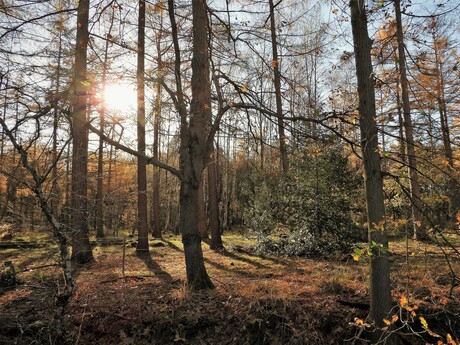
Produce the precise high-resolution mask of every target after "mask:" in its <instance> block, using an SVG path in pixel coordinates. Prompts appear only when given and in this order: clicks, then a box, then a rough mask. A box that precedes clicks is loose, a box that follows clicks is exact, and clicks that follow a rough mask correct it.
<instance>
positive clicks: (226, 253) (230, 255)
mask: <svg viewBox="0 0 460 345" xmlns="http://www.w3.org/2000/svg"><path fill="white" fill-rule="evenodd" d="M217 253H219V254H221V255H223V256H226V257H228V258H231V259H233V260H238V261H242V262H245V263H247V264H250V265H253V266H254V267H256V268H260V269H270V268H271V267H269V266H266V265H264V264H261V263H260V262H257V261H254V260H251V259H248V258H245V257H244V256H241V255H237V254H235V253H233V252H229V251H228V250H222V251H219V252H217Z"/></svg>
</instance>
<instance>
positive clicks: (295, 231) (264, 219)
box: [245, 149, 364, 257]
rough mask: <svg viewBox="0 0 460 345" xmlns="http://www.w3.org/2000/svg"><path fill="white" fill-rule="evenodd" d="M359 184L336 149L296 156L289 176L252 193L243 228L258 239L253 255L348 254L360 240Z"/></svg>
mask: <svg viewBox="0 0 460 345" xmlns="http://www.w3.org/2000/svg"><path fill="white" fill-rule="evenodd" d="M361 180H362V178H361V177H360V176H359V174H358V173H357V171H356V169H353V168H352V167H351V166H350V164H349V162H348V159H347V157H345V156H344V155H342V154H341V153H340V151H339V150H338V149H330V150H326V151H325V152H323V153H321V154H320V153H318V154H315V155H308V154H304V155H302V156H299V157H296V159H295V160H293V161H292V166H291V171H290V174H289V176H282V177H280V178H279V179H273V178H272V179H266V180H265V181H266V182H265V183H263V184H262V185H260V186H259V187H257V188H256V191H255V193H254V198H253V200H252V204H251V207H249V208H248V209H247V211H246V213H245V224H246V225H247V226H248V227H250V228H251V229H252V230H253V231H254V232H255V233H256V235H257V237H258V239H259V241H258V245H257V247H256V250H257V251H258V252H261V253H266V254H274V255H287V256H310V257H327V256H330V255H332V254H335V253H337V252H344V251H349V250H350V246H351V244H352V243H353V242H355V241H356V240H363V236H362V235H363V231H362V229H360V228H359V227H358V226H357V225H356V222H355V221H354V217H353V214H356V213H357V212H358V213H359V212H362V210H363V209H364V208H363V207H360V206H362V198H361V195H360V184H361V183H362V182H361ZM267 181H268V182H267Z"/></svg>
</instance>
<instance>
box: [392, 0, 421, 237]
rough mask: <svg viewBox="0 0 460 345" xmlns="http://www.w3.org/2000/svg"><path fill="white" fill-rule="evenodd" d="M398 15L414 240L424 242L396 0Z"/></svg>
mask: <svg viewBox="0 0 460 345" xmlns="http://www.w3.org/2000/svg"><path fill="white" fill-rule="evenodd" d="M394 7H395V14H396V37H397V39H398V62H399V75H400V80H401V98H402V103H403V118H404V131H405V135H406V150H407V155H406V156H407V163H408V174H409V180H410V196H411V203H412V216H413V225H414V238H415V239H420V240H424V239H427V238H428V234H427V232H426V228H425V225H424V223H423V216H422V200H421V199H420V184H419V179H418V172H417V157H416V155H415V142H414V131H413V125H412V118H411V114H410V103H409V83H408V81H407V73H406V53H405V51H404V49H405V48H404V37H403V29H402V22H401V4H400V0H394Z"/></svg>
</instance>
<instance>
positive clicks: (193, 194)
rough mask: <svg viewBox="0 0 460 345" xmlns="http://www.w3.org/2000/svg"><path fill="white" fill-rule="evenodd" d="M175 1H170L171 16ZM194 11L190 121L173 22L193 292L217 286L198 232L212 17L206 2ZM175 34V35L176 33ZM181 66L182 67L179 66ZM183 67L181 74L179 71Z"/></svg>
mask: <svg viewBox="0 0 460 345" xmlns="http://www.w3.org/2000/svg"><path fill="white" fill-rule="evenodd" d="M173 8H174V4H173V1H171V0H170V1H169V9H170V17H174V16H173V15H172V16H171V13H173ZM192 11H193V29H192V31H193V56H192V101H191V104H190V114H189V120H188V121H187V114H186V112H185V111H184V110H185V107H184V105H185V103H184V102H183V95H182V85H181V82H180V77H179V75H180V54H179V46H178V43H177V31H176V30H177V29H175V24H174V23H173V22H174V18H172V20H171V22H172V23H173V25H172V31H173V37H174V39H175V42H174V45H175V47H174V48H175V53H176V86H177V90H178V100H179V106H178V108H179V114H180V116H181V127H180V137H181V144H180V152H179V154H180V168H181V172H182V173H183V178H182V179H181V187H180V228H181V229H180V230H181V233H182V242H183V244H184V252H185V266H186V271H187V283H188V285H189V287H190V288H191V289H194V290H200V289H209V288H213V287H214V286H213V284H212V282H211V280H210V279H209V276H208V274H207V272H206V268H205V266H204V259H203V252H202V248H201V236H200V233H199V231H198V209H197V203H198V188H199V185H200V180H201V174H202V172H203V169H204V166H205V160H206V157H207V151H208V138H207V133H208V132H209V126H210V123H211V83H210V79H209V52H208V25H207V23H208V18H207V12H206V2H205V1H204V0H192ZM174 31H175V33H174ZM178 65H179V66H178ZM178 67H179V71H178Z"/></svg>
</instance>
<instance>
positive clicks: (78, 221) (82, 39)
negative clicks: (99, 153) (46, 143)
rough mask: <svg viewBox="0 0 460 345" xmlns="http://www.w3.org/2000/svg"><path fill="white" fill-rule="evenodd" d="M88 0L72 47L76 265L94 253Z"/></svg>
mask: <svg viewBox="0 0 460 345" xmlns="http://www.w3.org/2000/svg"><path fill="white" fill-rule="evenodd" d="M88 17H89V0H80V2H79V3H78V9H77V44H76V47H75V78H74V97H73V113H72V138H73V139H72V145H73V146H72V181H71V185H72V194H71V203H72V210H71V224H72V259H73V260H74V261H75V262H77V263H80V264H82V263H86V262H89V261H92V259H93V253H92V251H91V246H90V243H89V237H88V197H87V180H86V178H87V171H88V167H87V160H88V137H87V129H86V101H87V90H88V81H87V80H86V56H87V46H88V38H89V34H88Z"/></svg>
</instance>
